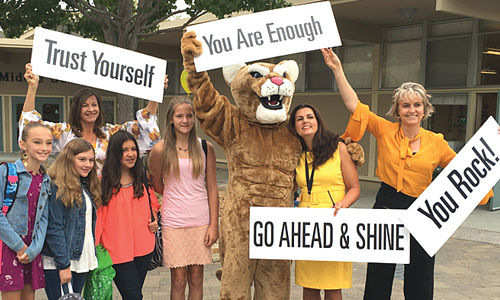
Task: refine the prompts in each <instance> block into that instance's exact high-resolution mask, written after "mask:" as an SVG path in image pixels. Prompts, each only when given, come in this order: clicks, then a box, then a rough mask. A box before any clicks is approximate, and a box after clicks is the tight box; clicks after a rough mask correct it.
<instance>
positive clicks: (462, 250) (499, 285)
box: [36, 170, 500, 300]
mask: <svg viewBox="0 0 500 300" xmlns="http://www.w3.org/2000/svg"><path fill="white" fill-rule="evenodd" d="M218 177H219V182H224V179H225V173H224V171H223V170H221V172H219V170H218ZM377 188H378V184H373V183H369V182H362V183H361V191H362V193H361V197H360V199H359V200H358V202H356V203H355V205H354V207H359V208H367V207H371V206H372V205H373V201H374V197H375V193H376V191H377ZM214 258H215V259H217V254H215V255H214ZM219 267H220V263H219V262H215V263H213V264H211V265H208V266H207V267H206V268H205V283H204V299H207V300H210V299H219V286H220V285H219V281H218V280H217V279H216V277H215V276H214V273H215V270H216V269H217V268H219ZM353 267H354V270H353V287H352V288H351V289H349V290H344V291H343V296H344V299H362V295H363V288H364V278H365V272H366V264H365V263H354V264H353ZM292 270H293V268H292ZM293 282H294V280H293V274H292V294H291V299H301V292H302V291H301V288H300V287H298V286H296V285H295V284H293ZM402 289H403V280H402V268H401V266H398V268H397V269H396V276H395V279H394V288H393V293H392V295H393V296H392V299H393V300H399V299H404V298H403V292H402ZM169 290H170V272H169V271H168V270H167V269H165V268H159V269H156V270H154V271H151V272H149V273H148V276H147V278H146V283H145V285H144V289H143V293H144V299H152V300H160V299H169ZM434 290H435V292H434V295H435V297H434V299H436V300H442V299H450V300H468V299H481V300H485V299H500V211H495V212H491V211H488V210H487V209H486V208H484V207H479V208H477V209H476V210H474V212H473V213H472V214H471V215H470V216H469V218H468V219H467V220H466V221H465V222H464V223H463V224H462V226H461V227H460V228H459V229H458V230H457V232H456V233H455V234H454V235H453V237H452V238H451V239H450V240H449V241H448V242H447V243H446V244H445V245H444V246H443V248H441V249H440V250H439V252H438V254H437V258H436V268H435V288H434ZM114 298H115V299H120V296H119V294H118V293H117V292H116V293H115V296H114ZM36 299H46V298H45V294H44V292H43V291H38V292H37V296H36ZM258 300H261V299H258ZM263 300H267V299H263Z"/></svg>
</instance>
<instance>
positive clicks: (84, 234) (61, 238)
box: [43, 138, 101, 300]
mask: <svg viewBox="0 0 500 300" xmlns="http://www.w3.org/2000/svg"><path fill="white" fill-rule="evenodd" d="M94 162H95V152H94V148H93V147H92V145H91V144H90V143H89V142H87V141H85V140H84V139H80V138H78V139H74V140H72V141H70V142H69V143H68V144H66V146H65V147H64V148H63V150H62V151H61V153H60V154H59V156H57V158H56V160H55V161H54V163H52V165H51V166H50V168H49V170H48V173H49V175H50V177H51V178H52V180H53V182H54V184H53V186H52V195H51V197H50V200H49V225H48V228H47V237H46V239H45V245H44V248H43V267H44V269H45V292H46V294H47V298H48V299H49V300H56V299H58V298H59V297H60V296H61V285H64V284H65V283H68V282H70V281H71V285H72V286H73V291H74V292H75V293H80V292H81V291H82V288H83V285H84V283H85V280H86V278H87V274H88V272H89V271H91V270H93V269H95V268H97V258H96V255H95V245H94V239H95V235H94V233H95V222H96V209H97V207H99V206H100V205H101V188H100V185H99V178H98V176H97V171H96V166H95V163H94Z"/></svg>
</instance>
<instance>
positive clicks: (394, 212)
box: [249, 207, 410, 264]
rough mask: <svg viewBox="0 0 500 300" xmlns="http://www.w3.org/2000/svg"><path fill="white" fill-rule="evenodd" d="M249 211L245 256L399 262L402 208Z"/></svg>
mask: <svg viewBox="0 0 500 300" xmlns="http://www.w3.org/2000/svg"><path fill="white" fill-rule="evenodd" d="M333 211H334V210H333V209H332V208H280V207H250V243H249V244H250V258H252V259H255V258H264V259H299V260H319V261H357V262H380V263H403V264H407V263H409V260H410V241H409V240H410V238H409V233H408V231H407V230H406V228H405V226H404V225H403V223H402V222H401V221H400V220H399V218H400V217H401V214H402V210H398V209H390V210H389V209H356V208H348V209H341V210H339V212H338V214H337V216H336V217H334V216H333Z"/></svg>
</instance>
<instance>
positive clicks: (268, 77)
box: [223, 60, 299, 124]
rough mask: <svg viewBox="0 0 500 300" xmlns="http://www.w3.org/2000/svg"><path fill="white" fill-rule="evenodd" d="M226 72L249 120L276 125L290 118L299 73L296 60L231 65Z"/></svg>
mask: <svg viewBox="0 0 500 300" xmlns="http://www.w3.org/2000/svg"><path fill="white" fill-rule="evenodd" d="M223 73H224V79H225V80H226V82H227V83H228V84H229V85H230V87H231V93H232V94H233V97H234V101H235V102H236V106H238V108H239V109H240V110H241V111H242V112H243V114H244V115H245V116H246V117H247V119H248V120H249V121H252V122H257V123H262V124H276V123H281V122H283V121H285V120H286V119H287V114H288V110H289V109H290V104H291V102H292V97H293V93H294V91H295V85H294V83H295V80H297V77H298V76H299V67H298V65H297V63H296V62H295V61H293V60H284V61H282V62H280V63H279V64H277V65H275V64H270V63H253V64H250V65H245V64H239V65H231V66H227V67H224V68H223Z"/></svg>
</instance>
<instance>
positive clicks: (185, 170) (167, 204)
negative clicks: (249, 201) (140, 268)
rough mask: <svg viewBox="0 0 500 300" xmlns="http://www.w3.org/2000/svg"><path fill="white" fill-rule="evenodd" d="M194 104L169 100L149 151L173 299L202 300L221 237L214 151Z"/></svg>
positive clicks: (187, 101)
mask: <svg viewBox="0 0 500 300" xmlns="http://www.w3.org/2000/svg"><path fill="white" fill-rule="evenodd" d="M194 123H195V116H194V110H193V104H192V102H191V100H190V99H189V98H187V97H176V98H174V99H172V100H171V101H170V104H169V108H168V111H167V126H166V129H165V135H164V139H163V141H162V142H159V143H158V144H156V145H155V146H154V147H153V149H152V151H151V154H150V158H149V160H150V161H149V165H150V170H151V176H152V181H153V186H154V188H155V190H156V191H157V192H158V193H160V194H163V202H162V211H161V214H162V218H161V224H162V238H163V251H164V252H163V259H164V265H165V266H166V267H169V268H170V273H171V278H172V279H171V280H172V282H171V290H170V297H171V298H170V299H173V300H176V299H185V289H186V284H187V283H188V284H189V299H193V300H194V299H202V298H203V267H204V265H206V264H209V263H211V262H212V256H211V251H210V247H211V246H212V244H213V243H215V241H216V240H217V238H218V218H219V216H218V206H219V198H218V197H219V196H218V192H217V178H216V175H215V168H216V167H215V153H214V149H213V146H212V144H211V143H207V147H206V148H207V149H206V154H205V153H204V147H202V143H203V142H202V141H201V140H200V139H199V138H198V137H197V136H196V128H195V127H194Z"/></svg>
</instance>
